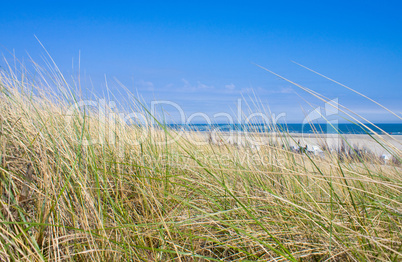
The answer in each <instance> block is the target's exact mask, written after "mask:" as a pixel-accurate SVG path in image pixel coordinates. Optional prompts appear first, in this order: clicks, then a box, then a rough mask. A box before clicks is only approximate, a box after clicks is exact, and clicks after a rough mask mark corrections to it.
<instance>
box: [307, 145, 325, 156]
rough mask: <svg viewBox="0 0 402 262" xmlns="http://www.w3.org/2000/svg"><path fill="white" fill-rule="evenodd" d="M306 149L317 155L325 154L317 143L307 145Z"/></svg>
mask: <svg viewBox="0 0 402 262" xmlns="http://www.w3.org/2000/svg"><path fill="white" fill-rule="evenodd" d="M306 151H307V152H308V153H311V154H314V155H316V156H318V155H322V154H324V151H322V150H321V148H320V147H319V146H316V145H307V149H306Z"/></svg>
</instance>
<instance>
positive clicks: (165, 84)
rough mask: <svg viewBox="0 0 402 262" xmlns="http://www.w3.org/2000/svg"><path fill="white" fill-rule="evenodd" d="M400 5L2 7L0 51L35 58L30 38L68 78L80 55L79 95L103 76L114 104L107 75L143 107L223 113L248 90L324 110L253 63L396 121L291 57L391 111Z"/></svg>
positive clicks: (280, 108)
mask: <svg viewBox="0 0 402 262" xmlns="http://www.w3.org/2000/svg"><path fill="white" fill-rule="evenodd" d="M400 10H402V2H400V1H231V2H223V1H221V2H216V1H197V2H196V1H193V2H190V1H127V2H119V1H113V2H112V1H111V2H103V1H96V2H95V1H94V2H91V1H3V3H2V4H1V9H0V50H1V52H2V53H3V55H5V56H6V57H9V55H8V53H7V52H8V51H11V52H15V55H16V57H17V58H19V59H21V60H24V61H28V55H27V54H29V55H30V56H31V57H32V58H33V59H34V60H35V61H36V62H38V63H41V61H42V57H43V56H44V54H45V52H44V50H43V49H42V47H41V46H40V44H39V43H38V41H37V40H36V39H35V35H36V36H37V37H38V39H39V40H40V41H41V42H42V43H43V45H44V46H45V47H46V49H47V51H48V52H49V53H50V54H51V55H52V57H53V59H54V60H55V62H56V63H57V65H58V66H59V68H60V69H61V71H62V72H63V74H64V75H65V76H66V77H67V78H68V79H71V78H74V77H76V76H77V72H78V57H79V53H80V61H81V65H80V68H81V80H82V85H83V86H84V87H86V88H88V90H93V91H94V92H95V93H97V94H99V95H102V94H104V93H105V92H106V84H105V76H106V79H108V86H109V89H110V90H112V91H113V92H115V93H116V99H124V98H126V97H125V96H122V95H119V94H118V90H119V87H118V85H117V84H116V83H115V81H114V79H115V78H116V79H118V80H119V81H120V82H121V83H123V84H124V85H125V86H126V87H127V88H128V89H129V90H130V91H132V92H134V93H137V92H138V94H140V95H141V97H143V99H144V100H145V101H147V102H150V101H151V100H153V99H157V100H169V101H173V102H175V103H177V104H178V105H179V106H180V107H182V108H183V110H184V111H185V113H186V114H187V115H190V114H191V113H194V112H203V113H206V114H207V115H209V116H212V115H213V114H215V113H218V112H228V113H232V112H233V111H235V107H236V103H237V99H239V98H242V96H243V97H245V98H246V99H248V97H250V96H252V97H254V94H255V95H256V96H257V97H258V99H259V100H260V101H261V103H262V104H263V105H264V106H267V105H268V106H269V107H270V109H271V110H272V112H274V113H276V114H279V113H282V112H285V113H286V114H287V116H286V121H287V122H301V121H302V119H303V118H304V115H305V113H306V112H308V111H309V110H311V109H312V107H311V106H310V105H309V104H308V103H306V101H308V102H309V103H311V105H312V106H313V107H315V106H323V104H322V102H320V101H318V100H317V99H314V98H313V97H312V96H310V95H308V94H306V93H305V92H304V91H302V90H300V89H298V88H297V87H295V86H292V85H291V84H289V83H287V82H285V81H283V80H281V79H279V78H278V77H276V76H274V75H272V74H269V73H268V72H266V71H264V70H262V69H261V68H259V67H257V66H256V65H255V64H259V65H262V66H264V67H266V68H268V69H270V70H272V71H274V72H276V73H278V74H281V75H283V76H285V77H287V78H289V79H291V80H293V81H295V82H297V83H299V84H302V85H304V86H306V87H308V88H310V89H313V90H314V91H317V92H319V93H321V94H323V95H325V96H327V97H328V98H331V99H333V98H338V99H339V102H340V103H341V104H343V105H345V106H347V107H349V108H351V109H352V110H354V111H356V112H358V113H360V114H362V115H363V116H365V117H367V118H368V119H369V120H371V121H374V122H396V123H398V122H400V120H399V119H398V118H396V117H395V116H392V115H391V114H389V113H387V112H386V111H385V110H383V109H381V108H380V107H378V106H376V105H375V104H373V103H371V102H369V101H367V100H365V99H363V98H361V97H359V96H358V95H356V94H354V93H352V92H350V91H348V90H346V89H345V88H343V87H341V86H338V85H335V84H334V83H331V82H330V81H328V80H326V79H324V78H322V77H319V76H317V75H314V74H313V73H311V72H309V71H307V70H305V69H303V68H301V67H299V66H297V65H296V64H294V63H292V61H296V62H298V63H301V64H303V65H306V66H308V67H310V68H312V69H314V70H316V71H318V72H320V73H322V74H324V75H327V76H329V77H331V78H333V79H335V80H337V81H339V82H341V83H343V84H346V85H348V86H350V87H352V88H354V89H356V90H357V91H359V92H362V93H364V94H365V95H367V96H369V97H371V98H372V99H374V100H376V101H378V102H379V103H381V104H383V105H385V106H387V107H388V108H390V109H391V110H393V111H394V112H395V113H397V114H399V115H401V114H402V105H401V101H402V91H401V90H402V16H401V15H400ZM7 50H8V51H7ZM254 63H255V64H254ZM0 65H3V66H4V63H3V62H2V63H0ZM120 91H121V89H120ZM254 100H255V99H254ZM305 100H306V101H305ZM243 105H244V104H243ZM171 109H172V108H171ZM167 110H168V109H167ZM172 110H173V109H172ZM172 115H174V113H173V111H172ZM198 120H199V121H201V120H200V119H198ZM194 121H197V119H194ZM217 121H218V122H219V119H217Z"/></svg>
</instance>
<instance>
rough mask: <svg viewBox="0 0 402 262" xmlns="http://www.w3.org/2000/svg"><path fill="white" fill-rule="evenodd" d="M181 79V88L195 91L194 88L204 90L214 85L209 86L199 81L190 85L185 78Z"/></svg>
mask: <svg viewBox="0 0 402 262" xmlns="http://www.w3.org/2000/svg"><path fill="white" fill-rule="evenodd" d="M181 81H182V82H183V84H184V85H183V89H184V90H189V91H196V90H205V89H213V88H214V86H209V85H206V84H204V83H201V82H200V81H198V82H197V84H196V85H192V84H191V83H190V82H189V81H188V80H187V79H184V78H182V79H181Z"/></svg>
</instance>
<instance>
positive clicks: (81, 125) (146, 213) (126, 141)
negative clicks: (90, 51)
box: [0, 70, 402, 261]
mask: <svg viewBox="0 0 402 262" xmlns="http://www.w3.org/2000/svg"><path fill="white" fill-rule="evenodd" d="M38 72H39V73H38V74H39V77H40V79H41V81H38V80H35V81H33V80H29V79H28V77H17V76H16V75H15V74H14V73H15V71H14V73H13V71H12V70H8V71H2V72H1V75H0V176H1V180H0V181H1V182H0V183H1V187H0V188H1V203H0V260H1V261H59V260H63V261H64V260H67V261H89V260H91V261H207V260H208V261H209V260H212V261H401V259H402V205H401V202H402V194H401V192H402V176H401V171H402V170H401V168H400V166H399V165H397V164H394V163H391V164H388V165H384V164H381V163H380V161H378V160H377V159H374V156H371V157H370V156H369V157H362V158H359V159H357V160H356V158H353V159H352V158H348V157H347V156H344V157H342V158H341V157H339V155H340V154H338V153H334V152H333V153H332V155H331V154H330V153H329V152H327V153H326V155H325V156H324V157H316V156H312V155H308V154H306V153H304V152H301V153H296V152H292V151H290V150H288V149H287V147H286V146H276V144H275V143H270V144H269V145H266V146H261V147H260V148H259V150H252V149H251V148H250V147H247V146H246V147H244V146H235V145H230V144H226V145H219V144H216V143H208V144H204V145H198V146H197V145H194V143H191V142H192V141H191V140H192V139H194V140H196V139H200V140H202V139H203V134H198V133H195V132H194V133H192V134H190V136H183V137H181V138H180V139H178V140H177V141H175V142H174V143H163V141H165V142H166V140H167V139H169V138H170V137H171V136H174V135H175V132H176V131H172V130H168V129H166V128H165V127H163V126H162V127H159V128H153V127H152V126H131V127H128V126H120V125H119V128H110V123H108V120H106V122H102V121H100V120H99V118H98V117H95V116H96V112H86V111H84V110H80V111H79V112H76V113H75V114H74V115H73V116H71V117H69V118H68V121H67V122H68V125H66V112H67V111H68V109H69V108H70V107H71V105H73V104H74V103H75V102H77V99H75V96H74V95H72V94H73V92H72V91H71V92H70V91H69V90H72V88H70V87H68V85H67V84H66V82H65V80H64V78H62V77H61V75H59V74H58V73H57V72H56V73H52V74H51V75H50V76H49V75H44V74H45V73H43V71H41V70H38ZM41 72H42V73H41ZM35 79H37V78H35ZM54 89H57V90H58V91H57V92H52V91H51V90H54ZM56 93H57V95H56ZM135 105H139V106H137V107H135V109H136V110H142V112H144V113H145V114H147V110H146V109H144V108H143V107H142V106H141V105H140V104H138V102H133V107H134V106H135ZM148 117H149V119H150V120H152V118H153V116H151V115H148ZM105 125H106V126H107V127H108V128H106V129H104V128H102V126H103V127H104V126H105ZM113 127H115V126H113ZM143 131H146V133H145V134H147V136H146V137H145V139H143V141H141V143H138V144H134V143H133V142H132V141H137V140H138V137H141V135H142V134H143ZM102 132H104V135H100V134H102ZM283 136H284V137H283V140H287V139H288V138H286V136H287V135H286V134H285V133H284V134H283ZM91 139H97V140H98V141H97V142H98V143H96V144H94V145H87V143H85V141H88V140H91ZM99 139H101V140H99ZM373 139H374V138H373ZM378 143H385V142H383V141H381V140H378ZM384 146H387V145H384ZM389 150H393V151H392V154H393V155H394V158H396V159H400V158H401V152H400V151H398V150H397V149H392V148H391V149H389ZM261 159H263V160H264V161H261Z"/></svg>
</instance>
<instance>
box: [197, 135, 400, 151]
mask: <svg viewBox="0 0 402 262" xmlns="http://www.w3.org/2000/svg"><path fill="white" fill-rule="evenodd" d="M201 133H202V134H201V137H203V138H202V139H204V140H205V141H207V140H208V139H209V140H211V142H212V143H214V144H234V145H239V146H250V147H261V146H264V145H268V144H277V145H283V144H287V145H288V146H289V147H292V148H297V147H298V146H301V147H305V146H307V147H309V148H310V149H311V148H314V149H318V150H323V149H324V148H327V149H330V150H336V151H337V150H339V149H340V148H342V147H343V148H349V147H351V148H353V149H359V150H366V151H367V152H371V153H373V154H375V155H377V156H382V155H387V156H390V155H391V154H390V153H389V152H388V150H387V148H392V149H393V150H394V151H395V150H400V151H401V150H402V136H401V135H375V136H374V135H373V136H372V137H371V136H370V135H367V134H342V135H339V134H303V133H290V134H281V133H247V132H233V133H230V132H222V133H208V132H201ZM376 140H377V141H380V142H381V143H377V142H376Z"/></svg>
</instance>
